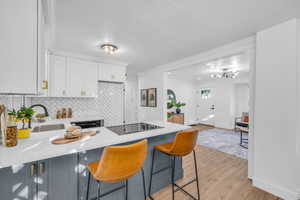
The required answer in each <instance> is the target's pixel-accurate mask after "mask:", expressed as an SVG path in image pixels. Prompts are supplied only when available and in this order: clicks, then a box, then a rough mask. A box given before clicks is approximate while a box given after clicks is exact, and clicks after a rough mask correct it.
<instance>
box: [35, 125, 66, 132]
mask: <svg viewBox="0 0 300 200" xmlns="http://www.w3.org/2000/svg"><path fill="white" fill-rule="evenodd" d="M63 129H65V125H64V124H48V125H41V126H36V127H34V128H33V129H32V131H31V132H33V133H36V132H44V131H56V130H63Z"/></svg>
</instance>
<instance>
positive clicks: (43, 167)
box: [40, 162, 46, 175]
mask: <svg viewBox="0 0 300 200" xmlns="http://www.w3.org/2000/svg"><path fill="white" fill-rule="evenodd" d="M45 170H46V166H45V162H41V163H40V175H44V174H45Z"/></svg>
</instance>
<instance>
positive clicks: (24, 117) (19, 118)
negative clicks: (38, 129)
mask: <svg viewBox="0 0 300 200" xmlns="http://www.w3.org/2000/svg"><path fill="white" fill-rule="evenodd" d="M33 114H34V110H33V109H32V108H27V107H25V106H23V107H21V108H20V110H18V111H16V110H15V109H13V110H12V111H10V112H9V113H8V115H9V116H10V118H11V119H15V121H16V122H21V123H22V126H21V128H20V129H18V138H28V137H29V136H30V131H31V127H30V122H31V119H32V116H33Z"/></svg>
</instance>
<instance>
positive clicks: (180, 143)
mask: <svg viewBox="0 0 300 200" xmlns="http://www.w3.org/2000/svg"><path fill="white" fill-rule="evenodd" d="M197 137H198V131H197V130H193V129H189V130H185V131H181V132H179V133H177V134H176V137H175V140H174V141H173V142H170V143H165V144H161V145H157V146H154V149H153V157H152V159H153V160H152V165H151V175H150V184H149V198H150V199H152V200H153V197H152V196H151V186H152V177H153V175H155V174H158V173H160V172H162V171H164V170H167V169H170V168H171V169H172V174H171V177H172V179H171V180H172V199H173V200H174V198H175V192H177V191H179V190H181V191H182V192H184V193H185V194H187V195H188V196H190V197H191V198H192V199H195V200H200V192H199V178H198V172H197V161H196V154H195V150H194V147H195V145H196V141H197ZM156 151H159V152H161V153H164V154H166V155H168V156H170V159H171V166H169V167H166V168H163V169H160V170H157V171H156V172H153V167H154V161H155V152H156ZM192 151H193V154H194V165H195V173H196V178H195V179H193V180H191V181H189V182H188V183H186V184H184V185H182V186H179V185H177V184H176V183H175V180H174V176H175V159H176V157H183V156H186V155H188V154H190V153H191V152H192ZM195 181H196V183H197V193H198V199H196V198H195V197H194V196H193V195H191V194H190V193H188V192H187V191H186V190H185V189H183V188H184V187H186V186H187V185H189V184H191V183H193V182H195ZM175 186H176V187H177V188H176V190H175Z"/></svg>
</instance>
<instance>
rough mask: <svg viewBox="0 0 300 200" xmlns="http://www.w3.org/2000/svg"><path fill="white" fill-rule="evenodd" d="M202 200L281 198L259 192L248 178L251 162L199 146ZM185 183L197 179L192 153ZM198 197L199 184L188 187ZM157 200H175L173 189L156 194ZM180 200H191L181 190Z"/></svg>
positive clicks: (185, 166) (185, 164)
mask: <svg viewBox="0 0 300 200" xmlns="http://www.w3.org/2000/svg"><path fill="white" fill-rule="evenodd" d="M196 157H197V161H198V172H199V179H200V194H201V200H279V198H277V197H275V196H273V195H271V194H269V193H266V192H264V191H262V190H260V189H257V188H255V187H253V186H252V185H251V181H250V180H249V179H248V178H247V160H243V159H240V158H237V157H235V156H231V155H229V154H225V153H222V152H219V151H216V150H213V149H209V148H207V147H203V146H199V145H198V146H197V147H196ZM183 169H184V178H183V179H182V180H180V181H178V182H177V183H179V184H181V185H182V184H184V183H186V182H188V181H189V180H191V179H193V178H194V162H193V157H192V154H191V155H188V156H186V157H184V158H183ZM185 189H186V190H187V191H189V192H191V193H192V194H194V195H195V196H196V191H197V190H196V183H194V184H191V185H189V186H187V187H186V188H185ZM153 197H154V198H155V200H169V199H170V200H171V199H172V191H171V186H169V187H166V188H164V189H163V190H161V191H159V192H157V193H156V194H154V195H153ZM175 199H176V200H189V199H191V198H189V197H188V196H186V195H185V194H183V193H182V192H180V191H178V192H176V194H175Z"/></svg>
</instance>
